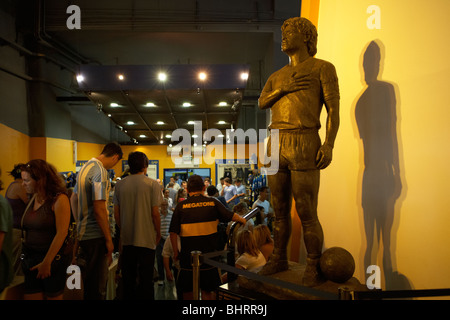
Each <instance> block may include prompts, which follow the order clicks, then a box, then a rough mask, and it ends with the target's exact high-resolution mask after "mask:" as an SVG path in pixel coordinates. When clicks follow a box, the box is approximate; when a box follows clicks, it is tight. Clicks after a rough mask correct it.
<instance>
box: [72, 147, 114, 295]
mask: <svg viewBox="0 0 450 320" xmlns="http://www.w3.org/2000/svg"><path fill="white" fill-rule="evenodd" d="M122 156H123V152H122V148H121V147H120V145H118V144H117V143H108V144H107V145H106V146H105V147H104V148H103V150H102V153H101V154H100V155H99V156H98V157H95V158H92V159H91V160H89V161H88V162H87V163H86V164H85V165H84V166H83V167H82V168H81V170H80V172H79V173H78V176H77V183H76V185H75V188H74V191H73V194H72V197H71V205H72V212H73V213H74V216H75V218H76V222H77V229H78V241H79V252H78V256H77V264H78V266H79V267H80V269H81V272H82V277H83V283H84V299H85V300H103V299H105V296H106V282H107V272H108V266H109V264H110V263H111V261H112V252H113V250H114V245H113V242H112V238H111V232H110V227H109V222H108V209H107V200H108V198H109V190H110V186H111V184H110V181H109V177H108V171H107V169H111V168H113V167H114V166H115V165H116V164H117V162H119V160H120V159H122Z"/></svg>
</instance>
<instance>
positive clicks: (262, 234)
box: [253, 224, 274, 261]
mask: <svg viewBox="0 0 450 320" xmlns="http://www.w3.org/2000/svg"><path fill="white" fill-rule="evenodd" d="M253 236H254V237H255V242H256V247H257V248H258V249H259V251H261V253H262V254H263V256H264V258H266V261H267V260H268V259H269V256H270V255H271V254H272V252H273V248H274V244H273V240H272V236H271V234H270V230H269V227H267V226H266V225H264V224H260V225H257V226H256V227H255V228H254V229H253Z"/></svg>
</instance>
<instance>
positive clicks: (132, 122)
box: [127, 121, 136, 126]
mask: <svg viewBox="0 0 450 320" xmlns="http://www.w3.org/2000/svg"><path fill="white" fill-rule="evenodd" d="M127 124H128V125H130V126H132V125H133V124H136V123H134V121H127Z"/></svg>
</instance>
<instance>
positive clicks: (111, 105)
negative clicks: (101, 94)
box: [109, 102, 119, 108]
mask: <svg viewBox="0 0 450 320" xmlns="http://www.w3.org/2000/svg"><path fill="white" fill-rule="evenodd" d="M109 106H110V107H113V108H114V107H118V106H119V105H118V104H117V103H115V102H111V103H110V104H109Z"/></svg>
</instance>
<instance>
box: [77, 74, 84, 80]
mask: <svg viewBox="0 0 450 320" xmlns="http://www.w3.org/2000/svg"><path fill="white" fill-rule="evenodd" d="M77 81H78V82H82V81H84V77H83V75H81V74H79V75H77Z"/></svg>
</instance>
